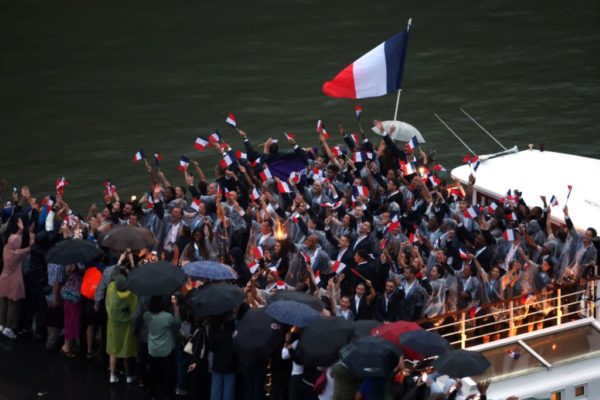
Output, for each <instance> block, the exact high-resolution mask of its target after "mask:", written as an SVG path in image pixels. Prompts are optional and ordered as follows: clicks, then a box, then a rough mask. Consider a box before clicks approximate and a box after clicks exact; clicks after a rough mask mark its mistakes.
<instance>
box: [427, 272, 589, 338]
mask: <svg viewBox="0 0 600 400" xmlns="http://www.w3.org/2000/svg"><path fill="white" fill-rule="evenodd" d="M598 283H600V280H599V279H591V280H586V281H581V282H579V283H577V284H571V285H562V286H560V287H557V288H555V289H553V290H547V291H542V292H538V293H534V294H532V295H529V296H527V297H523V296H519V297H514V298H511V299H507V300H504V301H501V302H497V303H491V304H487V305H483V306H481V309H479V310H478V309H474V308H470V309H465V310H460V311H455V312H451V313H446V314H442V315H438V316H435V317H433V318H429V319H423V320H420V321H417V322H418V323H419V324H420V325H422V326H426V327H427V329H428V330H430V331H433V332H437V333H439V334H440V335H441V336H442V337H444V338H446V339H447V340H448V342H450V344H452V345H453V346H454V347H460V348H462V349H464V348H467V347H471V346H475V345H478V344H482V343H488V342H490V341H494V340H498V339H502V338H506V337H510V336H515V335H517V334H521V333H526V332H531V331H533V330H534V329H536V330H537V329H542V328H547V327H550V326H556V325H560V324H562V323H564V322H568V321H573V320H576V319H581V318H587V317H598V315H597V313H598V307H597V305H596V302H597V300H596V285H597V284H598Z"/></svg>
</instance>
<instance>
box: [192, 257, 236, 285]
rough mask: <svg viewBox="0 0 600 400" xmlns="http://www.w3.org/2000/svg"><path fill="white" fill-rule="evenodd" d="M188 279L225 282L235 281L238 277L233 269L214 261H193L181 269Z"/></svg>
mask: <svg viewBox="0 0 600 400" xmlns="http://www.w3.org/2000/svg"><path fill="white" fill-rule="evenodd" d="M183 272H185V273H186V274H187V275H188V276H189V277H192V278H196V279H211V280H213V281H225V280H229V279H237V277H238V275H237V273H236V272H235V271H234V270H233V268H231V267H229V266H227V265H225V264H221V263H218V262H216V261H195V262H192V263H189V264H186V265H185V266H184V267H183Z"/></svg>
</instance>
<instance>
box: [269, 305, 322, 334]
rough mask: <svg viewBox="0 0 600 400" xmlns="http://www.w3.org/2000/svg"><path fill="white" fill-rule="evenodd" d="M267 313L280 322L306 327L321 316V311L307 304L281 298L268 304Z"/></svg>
mask: <svg viewBox="0 0 600 400" xmlns="http://www.w3.org/2000/svg"><path fill="white" fill-rule="evenodd" d="M267 314H269V316H271V317H272V318H274V319H276V320H277V321H279V322H283V323H284V324H288V325H296V326H297V327H298V328H304V327H305V326H308V325H310V324H311V323H313V322H314V321H315V320H317V319H318V318H319V313H318V312H317V311H315V309H314V308H312V307H310V306H307V305H306V304H302V303H298V302H296V301H292V300H280V301H276V302H275V303H271V304H269V305H268V306H267Z"/></svg>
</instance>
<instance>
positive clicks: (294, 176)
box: [290, 171, 301, 184]
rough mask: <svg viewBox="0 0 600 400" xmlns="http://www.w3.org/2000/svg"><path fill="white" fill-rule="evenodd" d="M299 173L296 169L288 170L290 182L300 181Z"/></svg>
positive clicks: (296, 182)
mask: <svg viewBox="0 0 600 400" xmlns="http://www.w3.org/2000/svg"><path fill="white" fill-rule="evenodd" d="M300 179H301V177H300V173H299V172H298V171H292V172H290V182H292V183H293V184H298V183H300Z"/></svg>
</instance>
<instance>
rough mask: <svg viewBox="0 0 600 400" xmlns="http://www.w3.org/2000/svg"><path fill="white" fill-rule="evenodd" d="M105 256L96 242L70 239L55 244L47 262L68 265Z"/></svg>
mask: <svg viewBox="0 0 600 400" xmlns="http://www.w3.org/2000/svg"><path fill="white" fill-rule="evenodd" d="M103 254H104V253H103V252H102V250H100V249H99V248H98V246H97V245H96V244H95V243H94V242H90V241H89V240H81V239H69V240H63V241H62V242H58V243H57V244H55V245H54V246H53V247H52V248H51V249H50V250H49V251H48V254H46V260H47V261H48V262H49V263H52V264H61V265H68V264H75V263H79V262H87V261H91V260H93V259H95V258H97V257H99V256H101V255H103Z"/></svg>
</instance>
